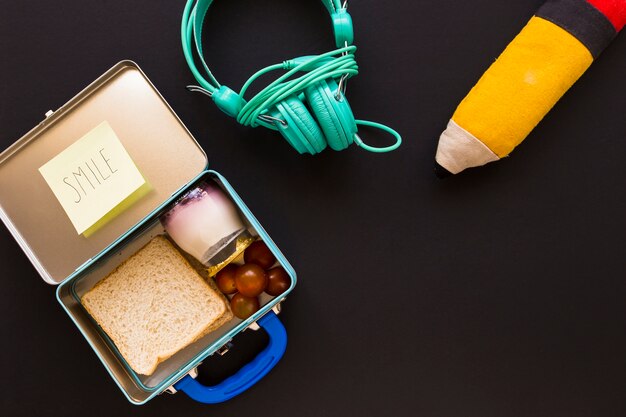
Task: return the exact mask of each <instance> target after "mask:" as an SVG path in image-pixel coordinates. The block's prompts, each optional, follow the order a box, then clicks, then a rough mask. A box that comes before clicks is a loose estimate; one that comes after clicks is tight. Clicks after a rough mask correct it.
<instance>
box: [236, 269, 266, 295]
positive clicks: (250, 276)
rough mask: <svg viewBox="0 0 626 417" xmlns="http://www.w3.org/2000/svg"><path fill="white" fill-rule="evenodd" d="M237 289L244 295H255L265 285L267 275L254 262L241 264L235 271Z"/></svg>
mask: <svg viewBox="0 0 626 417" xmlns="http://www.w3.org/2000/svg"><path fill="white" fill-rule="evenodd" d="M235 285H236V286H237V291H239V292H240V293H241V294H242V295H245V296H246V297H256V296H257V295H259V294H261V293H262V292H263V291H264V290H265V287H267V275H266V274H265V271H264V270H263V269H262V268H261V267H260V266H258V265H256V264H245V265H241V266H240V267H239V268H237V270H236V271H235Z"/></svg>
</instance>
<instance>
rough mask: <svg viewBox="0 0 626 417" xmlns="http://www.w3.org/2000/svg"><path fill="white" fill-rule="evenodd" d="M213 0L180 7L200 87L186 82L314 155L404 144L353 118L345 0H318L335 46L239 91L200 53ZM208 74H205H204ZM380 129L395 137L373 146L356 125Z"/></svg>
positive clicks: (192, 0) (248, 122)
mask: <svg viewBox="0 0 626 417" xmlns="http://www.w3.org/2000/svg"><path fill="white" fill-rule="evenodd" d="M212 2H213V0H188V1H187V5H186V6H185V11H184V12H183V20H182V25H181V40H182V44H183V52H184V54H185V59H186V60H187V64H188V65H189V68H190V69H191V72H192V73H193V76H194V77H195V79H196V80H197V81H198V83H199V84H200V86H188V87H187V88H188V89H189V90H190V91H199V92H202V93H204V94H206V95H208V96H209V97H211V98H212V100H213V101H214V102H215V104H216V105H217V107H218V108H219V109H220V110H222V111H223V112H224V113H226V114H227V115H229V116H231V117H234V118H236V119H237V122H239V123H241V124H242V125H244V126H252V127H257V126H263V127H266V128H268V129H272V130H278V131H279V132H280V133H281V134H282V135H283V137H284V138H285V139H286V140H287V142H289V144H291V146H293V147H294V148H295V149H296V150H297V151H298V152H299V153H301V154H303V153H309V154H316V153H319V152H321V151H323V150H324V149H325V148H326V145H328V146H330V147H331V148H332V149H334V150H336V151H341V150H343V149H346V148H347V147H348V146H350V145H351V144H352V143H353V142H356V144H357V145H358V146H360V147H361V148H363V149H365V150H368V151H370V152H389V151H392V150H394V149H396V148H398V146H400V144H401V143H402V138H401V137H400V135H399V134H398V132H396V131H395V130H393V129H391V128H390V127H387V126H385V125H382V124H380V123H375V122H370V121H367V120H355V118H354V115H353V114H352V109H351V108H350V105H349V104H348V101H347V99H346V97H345V95H344V93H345V88H346V82H347V80H348V79H349V78H351V77H353V76H355V75H357V74H358V66H357V63H356V60H355V58H354V53H355V51H356V46H353V45H352V41H353V38H354V33H353V29H352V18H351V17H350V14H348V11H347V1H346V2H344V3H343V4H341V1H340V0H322V3H323V4H324V6H325V7H326V9H327V10H328V12H329V13H330V17H331V19H332V23H333V28H334V32H335V44H336V47H337V48H338V49H335V50H333V51H330V52H326V53H324V54H321V55H313V56H303V57H299V58H295V59H291V60H287V61H284V62H282V63H279V64H275V65H270V66H269V67H267V68H264V69H262V70H260V71H258V72H257V73H256V74H254V75H253V76H252V77H250V79H248V81H246V83H245V84H244V85H243V87H242V88H241V91H239V93H236V92H235V91H233V90H231V89H230V88H228V87H226V86H225V85H221V84H220V83H219V82H218V81H217V80H216V79H215V77H214V76H213V74H212V73H211V70H210V69H209V67H208V65H207V64H206V61H205V59H204V54H203V52H202V25H203V23H204V18H205V16H206V13H207V11H208V9H209V6H210V5H211V3H212ZM192 43H193V44H195V51H196V53H197V56H198V58H199V60H200V62H201V63H202V70H203V71H204V75H203V73H202V72H201V70H200V69H198V67H196V64H195V61H194V55H193V49H194V48H193V47H192ZM276 70H282V71H285V73H284V74H283V75H281V76H280V77H278V78H277V79H276V80H275V81H273V82H272V83H270V84H269V85H268V86H267V87H265V88H264V89H263V90H261V91H260V92H259V93H258V94H256V95H255V96H254V97H252V98H251V99H249V100H246V99H244V96H245V93H246V91H247V89H248V87H250V85H251V84H252V83H253V82H254V81H255V80H256V79H257V78H258V77H260V76H261V75H263V74H266V73H268V72H271V71H276ZM205 75H206V77H205ZM359 125H363V126H370V127H374V128H378V129H382V130H384V131H386V132H388V133H390V134H391V135H393V136H394V137H395V138H396V142H395V143H394V144H393V145H391V146H387V147H383V148H377V147H373V146H370V145H367V144H365V143H363V141H362V140H361V138H360V137H359V135H358V134H357V131H358V126H359Z"/></svg>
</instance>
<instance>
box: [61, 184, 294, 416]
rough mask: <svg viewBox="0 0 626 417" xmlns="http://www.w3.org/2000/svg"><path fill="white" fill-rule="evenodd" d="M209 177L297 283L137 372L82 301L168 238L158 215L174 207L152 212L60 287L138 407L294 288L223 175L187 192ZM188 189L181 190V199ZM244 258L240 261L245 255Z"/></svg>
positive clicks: (70, 310)
mask: <svg viewBox="0 0 626 417" xmlns="http://www.w3.org/2000/svg"><path fill="white" fill-rule="evenodd" d="M207 178H210V179H211V180H213V181H215V182H216V183H217V184H219V185H220V186H221V188H222V189H223V190H224V191H225V193H226V194H227V195H230V197H231V199H233V200H234V201H235V203H236V205H237V206H238V207H239V212H240V215H241V218H242V219H243V220H244V222H245V224H246V226H247V230H248V232H249V233H250V234H251V235H252V236H260V237H261V238H262V239H263V240H265V241H266V243H268V246H269V247H270V248H271V249H272V250H273V252H274V253H275V255H276V258H277V264H280V265H281V266H283V267H284V268H285V270H286V271H287V273H288V274H289V276H290V278H291V281H292V282H291V286H290V288H289V289H288V290H287V291H286V292H285V293H283V294H281V295H280V296H278V297H272V296H269V295H267V294H265V293H263V294H262V295H261V296H260V297H259V302H260V305H261V308H260V310H259V311H258V312H257V313H255V314H253V315H252V316H251V317H250V318H248V319H246V320H241V319H238V318H236V317H234V318H233V319H232V320H230V321H229V322H228V323H226V324H224V325H223V326H222V327H220V328H219V329H217V330H216V331H214V332H211V333H209V334H208V335H206V336H204V337H202V338H201V339H199V340H197V341H196V342H194V343H192V344H191V345H189V346H187V347H186V348H184V349H182V350H181V351H179V352H178V353H176V354H175V355H174V356H172V357H170V358H169V359H167V360H166V361H164V362H162V363H160V364H159V366H158V367H157V369H156V371H155V372H154V373H153V374H152V375H141V374H137V373H136V372H134V371H133V370H132V368H131V367H130V366H129V365H128V364H127V363H126V361H125V360H124V358H123V357H122V355H121V354H120V353H119V351H118V350H117V348H116V347H115V345H114V343H113V342H112V341H111V339H109V337H108V336H107V334H106V333H105V332H104V331H103V330H102V328H101V327H100V326H99V325H98V324H97V323H96V321H95V320H94V319H93V318H92V317H91V316H90V315H89V313H88V312H87V311H86V310H85V309H84V308H83V306H82V305H81V302H80V299H81V297H82V296H83V295H84V294H85V293H87V292H88V291H89V290H90V289H91V288H93V287H94V286H95V285H96V284H97V283H98V282H99V281H100V280H102V279H104V278H105V277H106V276H107V275H108V274H109V273H111V272H112V271H113V270H114V269H115V268H117V267H118V266H119V265H120V264H121V263H122V262H124V261H125V260H126V259H128V258H129V257H130V256H132V255H133V254H134V253H136V252H137V251H138V250H139V249H141V248H142V247H143V246H144V245H146V244H147V243H148V242H149V241H150V240H151V239H153V238H154V237H155V236H157V235H162V234H166V233H165V230H164V228H163V227H162V225H161V223H160V222H159V217H160V215H161V214H163V213H164V212H165V210H166V209H167V208H168V207H169V206H165V207H164V208H163V209H162V210H158V211H156V212H155V213H153V214H152V215H151V216H150V217H149V218H147V219H146V220H145V222H144V223H143V224H142V225H141V226H140V227H139V228H138V229H136V230H135V231H134V232H132V233H131V234H130V235H128V236H127V237H126V238H124V239H123V240H122V241H120V242H119V243H118V244H116V245H114V246H112V247H111V248H110V249H109V250H108V251H107V253H106V254H105V255H103V256H102V257H101V258H99V259H98V260H97V261H95V262H94V263H93V264H91V265H88V267H87V268H85V269H84V270H83V271H81V272H79V273H78V274H77V275H76V276H74V277H73V278H70V279H69V280H68V281H66V282H65V283H63V284H62V285H61V286H60V287H59V291H58V298H59V301H60V302H61V303H62V304H63V306H64V307H65V309H66V310H67V312H68V314H69V315H70V316H71V317H72V319H73V320H74V322H75V323H76V325H77V326H78V327H79V329H80V330H81V332H82V333H83V335H84V336H85V338H86V339H87V340H88V342H89V343H90V344H91V346H92V347H93V349H94V350H95V351H96V353H97V354H98V356H99V357H100V359H101V360H102V362H103V363H104V365H105V366H106V367H107V369H108V370H109V372H110V373H111V376H112V377H113V378H114V379H115V381H116V382H117V383H118V385H119V386H120V388H121V389H122V390H123V391H124V392H125V394H126V395H127V396H128V398H129V399H130V400H131V401H132V402H134V403H137V404H140V403H143V402H145V401H147V400H148V399H150V398H152V397H153V396H154V395H156V394H158V393H160V392H162V391H163V390H164V389H165V388H167V387H168V386H170V385H172V384H173V383H175V382H176V381H177V380H178V379H180V378H181V377H182V376H184V375H185V374H186V373H187V372H189V370H190V369H192V368H193V367H195V366H197V365H198V364H199V363H200V362H201V361H202V359H204V358H205V357H207V356H209V355H211V354H213V353H214V352H215V351H216V350H218V349H219V348H220V347H222V346H223V345H225V344H227V343H228V342H229V341H230V340H231V339H232V337H233V336H234V335H235V334H236V333H238V332H240V331H242V330H245V329H246V328H247V327H248V326H249V325H250V324H251V323H253V322H254V321H256V320H257V319H258V318H260V317H261V316H262V315H263V314H264V313H266V312H267V311H268V310H269V309H271V308H272V307H273V306H274V305H276V304H277V303H278V302H279V301H281V300H282V299H284V298H285V296H286V295H287V294H288V293H289V292H290V291H291V289H292V288H293V286H294V285H295V274H294V272H293V269H292V268H291V266H290V265H289V264H288V263H287V262H286V260H285V259H284V257H283V256H282V254H281V253H280V252H279V251H278V250H277V249H276V247H275V245H274V244H273V242H271V240H270V239H269V237H267V236H264V235H265V232H264V231H263V230H262V228H260V227H258V228H256V227H255V226H254V223H256V219H254V218H253V217H252V215H251V214H249V213H246V211H247V209H245V208H244V210H242V203H241V201H237V200H238V199H239V198H238V197H237V196H236V195H234V194H233V193H232V192H231V190H230V189H229V186H227V185H226V184H225V183H224V182H223V181H222V180H221V178H220V177H219V176H217V175H215V174H212V173H206V174H205V175H204V176H202V177H200V178H199V179H198V180H197V181H196V182H194V183H193V184H191V185H190V186H189V187H187V188H186V189H185V190H187V189H190V188H192V187H194V184H197V183H198V182H200V181H202V180H205V179H207ZM185 190H181V192H180V193H179V195H180V194H182V193H183V192H184V191H185ZM176 197H177V196H174V197H173V198H172V199H171V201H174V200H175V199H176ZM257 224H258V223H257ZM257 229H260V230H257ZM239 258H241V256H240V257H239ZM237 261H238V259H236V260H235V262H237ZM201 275H202V274H201ZM209 279H211V278H209Z"/></svg>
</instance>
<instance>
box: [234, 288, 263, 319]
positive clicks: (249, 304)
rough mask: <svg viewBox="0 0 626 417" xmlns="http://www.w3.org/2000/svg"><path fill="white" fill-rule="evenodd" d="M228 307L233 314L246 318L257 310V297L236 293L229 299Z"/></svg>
mask: <svg viewBox="0 0 626 417" xmlns="http://www.w3.org/2000/svg"><path fill="white" fill-rule="evenodd" d="M230 308H231V309H232V310H233V314H234V315H235V316H237V317H239V318H240V319H247V318H248V317H250V316H251V315H253V314H254V313H256V312H257V311H258V310H259V299H258V298H257V297H246V296H245V295H242V294H240V293H237V294H235V295H234V296H233V298H232V300H230Z"/></svg>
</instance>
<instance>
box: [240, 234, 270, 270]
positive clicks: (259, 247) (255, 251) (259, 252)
mask: <svg viewBox="0 0 626 417" xmlns="http://www.w3.org/2000/svg"><path fill="white" fill-rule="evenodd" d="M243 260H244V261H245V262H246V263H253V264H257V265H258V266H260V267H261V268H263V269H268V268H271V267H272V265H274V262H276V257H275V256H274V254H273V253H272V251H271V250H270V249H269V248H268V247H267V245H266V244H265V243H264V242H263V241H261V240H257V241H256V242H253V243H252V244H251V245H250V246H248V247H247V248H246V251H245V252H244V253H243Z"/></svg>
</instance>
